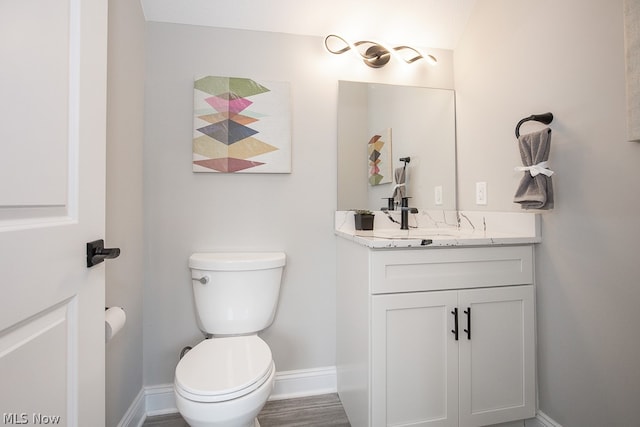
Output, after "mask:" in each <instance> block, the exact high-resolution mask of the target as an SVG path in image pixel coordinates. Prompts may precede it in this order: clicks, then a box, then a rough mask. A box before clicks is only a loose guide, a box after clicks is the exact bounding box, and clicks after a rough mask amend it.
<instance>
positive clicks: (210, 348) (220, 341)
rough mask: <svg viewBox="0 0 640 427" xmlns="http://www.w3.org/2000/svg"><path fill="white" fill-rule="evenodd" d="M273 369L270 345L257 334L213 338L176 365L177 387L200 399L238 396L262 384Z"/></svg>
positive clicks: (180, 391) (184, 394) (185, 394)
mask: <svg viewBox="0 0 640 427" xmlns="http://www.w3.org/2000/svg"><path fill="white" fill-rule="evenodd" d="M272 370H273V359H272V356H271V349H270V348H269V346H268V345H267V343H265V342H264V341H262V340H261V339H260V338H259V337H258V336H256V335H251V336H242V337H226V338H212V339H208V340H204V341H202V342H201V343H200V344H198V345H197V346H195V347H194V348H193V349H192V350H191V351H189V352H187V354H185V355H184V357H183V358H182V359H181V360H180V362H179V363H178V366H177V367H176V381H175V382H176V390H177V391H178V392H179V393H180V394H181V395H183V396H184V397H186V398H188V399H190V400H195V401H200V402H219V401H224V400H229V399H235V398H237V397H240V396H244V395H245V394H247V393H250V392H251V391H253V390H255V389H256V388H258V387H259V386H261V385H262V384H263V383H264V381H266V379H267V378H268V377H269V375H270V374H271V371H272Z"/></svg>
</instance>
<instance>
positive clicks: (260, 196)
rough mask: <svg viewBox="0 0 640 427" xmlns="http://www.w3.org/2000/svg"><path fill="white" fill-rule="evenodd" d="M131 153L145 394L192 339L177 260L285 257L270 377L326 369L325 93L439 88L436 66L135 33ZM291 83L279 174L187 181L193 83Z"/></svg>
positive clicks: (178, 33) (329, 324)
mask: <svg viewBox="0 0 640 427" xmlns="http://www.w3.org/2000/svg"><path fill="white" fill-rule="evenodd" d="M146 51H147V52H146V56H147V62H146V64H147V65H146V69H147V71H146V95H145V99H146V105H145V146H144V193H145V196H144V204H145V216H144V218H145V243H146V248H145V255H146V256H145V291H144V309H145V328H144V362H145V363H144V367H145V374H144V378H145V384H148V385H153V384H165V383H170V382H172V381H173V375H174V369H175V365H176V363H177V361H178V355H179V352H180V350H181V349H182V347H184V346H186V345H194V344H195V343H197V342H198V341H199V340H200V339H201V338H202V335H201V333H200V332H199V330H198V328H197V325H196V319H195V313H194V308H193V299H192V292H191V288H190V286H191V281H190V275H189V270H188V266H187V261H188V257H189V255H190V254H191V253H193V252H197V251H247V250H256V251H272V250H275V251H284V252H286V253H287V256H288V258H287V265H286V268H285V274H284V278H283V283H282V291H281V295H280V302H279V308H278V312H277V315H276V318H275V321H274V323H273V325H272V326H271V327H270V328H269V329H267V330H266V331H264V332H263V333H262V334H261V335H262V337H263V338H264V339H265V340H266V341H267V342H268V343H269V345H270V347H271V349H272V351H273V355H274V360H275V363H276V366H277V369H278V371H288V370H294V369H305V368H315V367H322V366H332V365H335V237H334V235H333V214H334V210H335V207H336V128H337V125H336V116H337V89H338V80H340V79H343V80H360V81H374V82H379V83H401V84H414V85H421V86H434V87H445V88H451V87H452V86H453V69H452V52H450V51H440V50H437V51H435V52H434V54H435V55H436V56H437V57H438V59H439V60H440V66H438V67H435V68H432V67H428V66H427V65H426V64H421V65H418V66H414V67H400V66H399V65H400V64H396V65H395V66H388V67H387V68H385V69H380V70H373V69H370V68H368V67H366V66H365V65H364V64H362V63H359V62H358V61H356V60H354V58H353V57H352V56H350V55H343V56H342V57H338V56H333V55H331V54H329V53H327V52H326V51H325V50H324V47H323V40H322V38H318V37H304V36H292V35H285V34H275V33H260V32H251V31H239V30H228V29H216V28H205V27H197V26H187V25H175V24H163V23H148V24H147V45H146ZM203 74H210V75H219V76H235V77H250V78H256V79H261V80H266V81H288V82H291V92H292V99H291V103H292V110H293V112H292V151H293V157H292V165H293V172H292V173H291V174H279V175H277V174H261V175H251V174H202V173H201V174H195V173H193V172H192V171H191V155H192V154H191V138H192V134H193V130H192V126H193V125H192V123H193V119H192V109H193V106H192V103H193V78H194V76H196V75H203Z"/></svg>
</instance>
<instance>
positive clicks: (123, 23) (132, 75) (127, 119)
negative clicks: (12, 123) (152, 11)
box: [105, 0, 145, 426]
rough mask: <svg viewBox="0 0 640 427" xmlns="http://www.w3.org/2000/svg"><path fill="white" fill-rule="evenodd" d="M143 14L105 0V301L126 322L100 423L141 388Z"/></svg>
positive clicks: (109, 360) (122, 0) (135, 5)
mask: <svg viewBox="0 0 640 427" xmlns="http://www.w3.org/2000/svg"><path fill="white" fill-rule="evenodd" d="M144 27H145V23H144V17H143V15H142V10H141V8H140V4H139V2H135V1H133V2H132V1H128V0H110V1H109V48H108V61H109V62H108V67H109V68H108V77H107V78H108V94H107V102H108V106H107V153H106V154H107V212H106V237H105V242H106V244H107V246H110V247H113V246H117V247H120V248H121V249H122V254H121V256H120V257H119V258H118V259H116V260H112V261H109V262H107V263H106V264H107V267H106V303H107V305H109V306H111V305H114V306H123V307H124V308H125V310H126V313H127V323H126V325H125V328H124V329H123V330H122V331H121V332H120V334H118V335H116V336H115V337H114V338H113V339H112V340H111V341H110V342H108V343H107V345H106V375H107V381H106V425H107V426H115V425H117V424H118V422H119V421H120V420H121V419H122V416H123V415H124V414H125V412H126V411H127V409H128V408H129V406H130V405H131V403H132V402H133V400H134V399H135V398H136V396H137V395H138V393H139V392H140V389H141V388H142V384H143V380H142V289H143V286H142V280H143V279H142V275H143V274H142V259H143V242H142V237H143V234H142V211H143V206H142V142H143V129H144V128H143V123H144V117H143V110H144Z"/></svg>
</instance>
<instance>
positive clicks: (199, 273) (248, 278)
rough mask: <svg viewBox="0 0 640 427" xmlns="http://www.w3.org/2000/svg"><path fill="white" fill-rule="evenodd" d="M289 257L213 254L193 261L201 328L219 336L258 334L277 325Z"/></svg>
mask: <svg viewBox="0 0 640 427" xmlns="http://www.w3.org/2000/svg"><path fill="white" fill-rule="evenodd" d="M285 261H286V255H285V254H284V253H282V252H249V253H239V252H211V253H195V254H193V255H191V257H189V267H190V268H191V278H192V280H191V283H192V285H193V296H194V300H195V306H196V316H197V319H198V324H199V327H200V329H202V331H203V332H205V333H208V334H213V335H217V336H221V335H222V336H224V335H246V334H253V333H257V332H259V331H261V330H263V329H265V328H266V327H268V326H269V325H271V323H272V322H273V318H274V316H275V313H276V307H277V305H278V295H279V294H280V282H281V279H282V270H283V269H284V265H285Z"/></svg>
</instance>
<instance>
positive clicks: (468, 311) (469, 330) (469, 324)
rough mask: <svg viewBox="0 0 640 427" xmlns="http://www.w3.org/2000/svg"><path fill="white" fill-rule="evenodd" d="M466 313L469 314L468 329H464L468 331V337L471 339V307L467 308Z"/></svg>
mask: <svg viewBox="0 0 640 427" xmlns="http://www.w3.org/2000/svg"><path fill="white" fill-rule="evenodd" d="M464 314H466V315H467V329H465V330H464V331H465V332H466V333H467V339H468V340H470V339H471V307H467V309H466V310H465V311H464Z"/></svg>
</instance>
